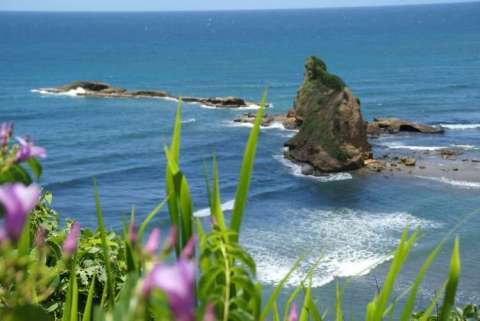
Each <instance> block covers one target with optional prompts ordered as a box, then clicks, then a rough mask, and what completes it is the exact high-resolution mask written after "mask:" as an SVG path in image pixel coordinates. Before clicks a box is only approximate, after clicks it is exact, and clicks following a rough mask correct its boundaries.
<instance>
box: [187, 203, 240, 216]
mask: <svg viewBox="0 0 480 321" xmlns="http://www.w3.org/2000/svg"><path fill="white" fill-rule="evenodd" d="M234 205H235V200H229V201H227V202H225V203H223V204H222V211H231V210H233V206H234ZM193 216H195V217H207V216H210V207H206V208H202V209H200V210H198V211H196V212H194V213H193Z"/></svg>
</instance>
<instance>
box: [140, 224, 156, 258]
mask: <svg viewBox="0 0 480 321" xmlns="http://www.w3.org/2000/svg"><path fill="white" fill-rule="evenodd" d="M159 238H160V229H159V228H154V229H153V230H152V232H151V233H150V236H149V237H148V240H147V243H145V246H144V247H143V251H144V252H145V254H147V255H150V256H152V255H155V253H156V252H157V251H158V246H159V240H158V239H159Z"/></svg>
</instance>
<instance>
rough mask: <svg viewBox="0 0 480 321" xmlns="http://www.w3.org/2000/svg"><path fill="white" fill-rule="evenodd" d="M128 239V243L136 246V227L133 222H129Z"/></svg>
mask: <svg viewBox="0 0 480 321" xmlns="http://www.w3.org/2000/svg"><path fill="white" fill-rule="evenodd" d="M128 238H129V240H130V243H132V245H135V244H137V242H138V228H137V225H136V224H135V221H132V222H130V225H129V226H128Z"/></svg>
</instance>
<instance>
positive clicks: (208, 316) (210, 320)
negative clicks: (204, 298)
mask: <svg viewBox="0 0 480 321" xmlns="http://www.w3.org/2000/svg"><path fill="white" fill-rule="evenodd" d="M203 321H215V311H214V310H213V304H211V303H209V304H207V309H206V310H205V315H204V316H203Z"/></svg>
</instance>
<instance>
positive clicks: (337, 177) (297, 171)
mask: <svg viewBox="0 0 480 321" xmlns="http://www.w3.org/2000/svg"><path fill="white" fill-rule="evenodd" d="M273 158H274V159H276V160H277V161H279V162H280V163H282V164H283V165H285V166H286V167H288V168H289V169H290V172H291V173H292V174H293V175H294V176H298V177H305V178H309V179H313V180H315V181H319V182H323V183H327V182H335V181H344V180H348V179H352V178H353V177H352V175H351V174H350V173H335V174H328V175H325V176H312V175H304V174H302V166H301V165H298V164H295V163H294V162H292V161H290V160H288V159H286V158H285V157H283V156H282V155H274V156H273Z"/></svg>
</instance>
